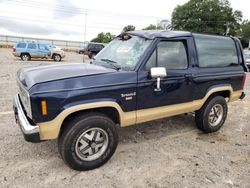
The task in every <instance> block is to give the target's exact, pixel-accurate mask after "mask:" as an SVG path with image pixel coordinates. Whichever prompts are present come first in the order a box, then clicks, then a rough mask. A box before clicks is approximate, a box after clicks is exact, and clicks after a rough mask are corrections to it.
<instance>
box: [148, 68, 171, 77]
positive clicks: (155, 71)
mask: <svg viewBox="0 0 250 188" xmlns="http://www.w3.org/2000/svg"><path fill="white" fill-rule="evenodd" d="M150 76H151V77H152V78H164V77H166V76H167V71H166V68H165V67H153V68H151V69H150Z"/></svg>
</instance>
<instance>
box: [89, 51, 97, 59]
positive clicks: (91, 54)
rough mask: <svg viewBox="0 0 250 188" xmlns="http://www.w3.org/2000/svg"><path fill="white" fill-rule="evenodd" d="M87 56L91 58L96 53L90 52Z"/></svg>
mask: <svg viewBox="0 0 250 188" xmlns="http://www.w3.org/2000/svg"><path fill="white" fill-rule="evenodd" d="M88 56H89V59H92V58H93V57H95V56H96V54H95V53H92V52H90V54H89V55H88Z"/></svg>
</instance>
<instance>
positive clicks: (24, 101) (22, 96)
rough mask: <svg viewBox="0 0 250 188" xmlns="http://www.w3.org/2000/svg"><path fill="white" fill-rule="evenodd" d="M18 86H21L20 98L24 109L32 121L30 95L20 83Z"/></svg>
mask: <svg viewBox="0 0 250 188" xmlns="http://www.w3.org/2000/svg"><path fill="white" fill-rule="evenodd" d="M18 86H19V96H20V99H21V102H22V104H23V106H24V109H25V111H26V113H27V115H28V116H29V117H30V118H31V119H32V113H31V104H30V95H29V93H28V91H27V90H26V89H25V88H24V87H23V86H22V84H21V83H20V82H19V83H18Z"/></svg>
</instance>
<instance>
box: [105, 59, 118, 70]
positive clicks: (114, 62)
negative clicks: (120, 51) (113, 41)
mask: <svg viewBox="0 0 250 188" xmlns="http://www.w3.org/2000/svg"><path fill="white" fill-rule="evenodd" d="M101 61H104V62H107V63H108V64H109V65H111V66H112V67H113V68H115V69H116V70H120V69H121V67H120V66H119V65H117V62H116V61H113V60H111V59H101Z"/></svg>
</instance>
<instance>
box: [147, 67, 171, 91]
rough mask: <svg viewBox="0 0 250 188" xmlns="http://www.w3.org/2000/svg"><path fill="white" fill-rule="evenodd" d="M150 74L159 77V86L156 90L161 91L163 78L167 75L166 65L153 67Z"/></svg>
mask: <svg viewBox="0 0 250 188" xmlns="http://www.w3.org/2000/svg"><path fill="white" fill-rule="evenodd" d="M150 76H151V77H152V78H156V79H157V87H156V88H155V91H161V78H164V77H166V76H167V70H166V68H165V67H153V68H151V69H150Z"/></svg>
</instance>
